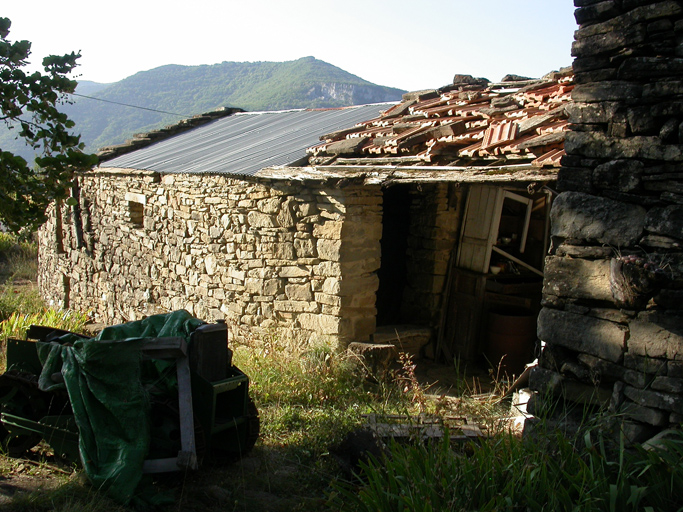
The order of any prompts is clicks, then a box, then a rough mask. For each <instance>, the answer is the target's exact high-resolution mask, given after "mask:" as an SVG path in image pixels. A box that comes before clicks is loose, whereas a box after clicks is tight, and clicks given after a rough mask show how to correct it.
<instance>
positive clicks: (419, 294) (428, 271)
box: [401, 183, 464, 328]
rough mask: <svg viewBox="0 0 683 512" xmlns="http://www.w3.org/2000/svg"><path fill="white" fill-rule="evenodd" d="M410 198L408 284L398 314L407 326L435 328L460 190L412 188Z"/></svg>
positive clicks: (455, 234)
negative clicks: (409, 324) (410, 324)
mask: <svg viewBox="0 0 683 512" xmlns="http://www.w3.org/2000/svg"><path fill="white" fill-rule="evenodd" d="M410 197H411V202H410V205H409V208H410V227H409V233H410V235H409V238H408V251H407V280H408V282H407V286H406V290H405V292H404V299H403V303H402V305H401V314H402V315H403V317H404V318H405V321H406V322H407V323H415V324H421V325H429V326H431V327H433V328H437V327H438V326H439V321H440V311H441V301H442V297H443V289H444V286H445V283H446V275H447V274H448V265H449V260H450V257H451V253H452V252H453V250H454V248H455V244H456V240H457V237H458V233H459V230H460V215H461V213H462V208H461V206H462V198H463V197H464V187H457V188H456V186H455V185H453V184H448V183H438V184H434V183H433V184H423V185H419V186H418V185H414V186H412V188H411V190H410Z"/></svg>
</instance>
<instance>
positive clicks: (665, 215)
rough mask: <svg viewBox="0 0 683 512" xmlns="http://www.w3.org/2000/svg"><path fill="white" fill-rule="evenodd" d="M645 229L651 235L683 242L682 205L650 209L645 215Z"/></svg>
mask: <svg viewBox="0 0 683 512" xmlns="http://www.w3.org/2000/svg"><path fill="white" fill-rule="evenodd" d="M645 229H647V230H648V231H650V232H651V233H655V234H658V235H664V236H671V237H674V238H678V239H679V240H683V205H671V206H666V207H663V208H652V209H651V210H650V211H649V212H648V213H647V217H646V219H645Z"/></svg>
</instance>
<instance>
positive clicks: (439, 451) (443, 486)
mask: <svg viewBox="0 0 683 512" xmlns="http://www.w3.org/2000/svg"><path fill="white" fill-rule="evenodd" d="M545 435H546V437H545V439H544V441H543V442H542V443H540V442H534V441H531V440H522V439H519V438H517V437H514V436H511V435H504V436H498V437H495V438H492V439H488V440H484V441H482V442H481V443H480V444H469V445H467V446H466V447H465V449H462V448H459V449H454V447H453V446H452V445H451V442H450V440H449V438H448V437H445V438H444V439H443V440H440V441H438V442H434V443H432V444H427V445H398V444H394V445H392V446H391V450H390V452H391V453H390V455H389V456H388V457H386V458H385V459H383V460H381V461H377V460H375V461H372V462H371V463H369V464H365V465H364V466H363V474H364V482H365V483H364V484H363V485H361V486H360V488H358V487H357V486H356V485H352V484H349V483H342V484H336V485H335V490H334V492H333V493H332V494H331V499H330V501H331V504H332V506H333V507H334V508H335V509H338V510H345V511H347V510H348V511H377V510H393V511H425V512H428V511H429V512H431V511H437V510H454V511H466V510H478V511H482V512H485V511H504V510H505V511H516V510H524V511H542V510H553V511H572V512H573V511H577V512H578V511H582V512H583V511H592V510H595V511H610V512H617V511H634V512H635V511H639V510H649V511H652V512H654V511H672V510H683V508H679V507H681V503H683V487H681V484H682V483H683V481H682V479H683V458H682V457H681V456H682V455H683V434H681V433H679V434H678V435H677V437H676V439H674V440H670V441H666V442H664V443H663V444H662V448H661V449H658V450H652V451H647V450H645V449H643V448H642V447H636V448H635V449H632V450H627V449H626V448H625V447H624V445H623V444H622V445H621V446H620V447H619V448H618V449H617V450H616V451H615V452H614V453H611V452H610V451H608V450H607V449H606V448H605V442H604V441H603V439H602V438H601V435H600V432H599V431H597V430H595V431H589V432H587V433H585V434H584V436H583V438H577V439H567V438H565V437H564V436H563V435H562V434H560V433H557V432H555V433H546V434H545ZM548 441H550V442H548ZM579 446H581V447H582V449H577V447H579Z"/></svg>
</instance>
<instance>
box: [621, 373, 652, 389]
mask: <svg viewBox="0 0 683 512" xmlns="http://www.w3.org/2000/svg"><path fill="white" fill-rule="evenodd" d="M623 380H624V382H625V383H626V384H629V385H631V386H633V387H636V388H639V389H644V388H646V387H647V386H649V385H650V383H651V382H652V381H653V380H654V376H653V375H650V374H647V373H642V372H638V371H636V370H624V376H623Z"/></svg>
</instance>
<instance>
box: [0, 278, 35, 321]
mask: <svg viewBox="0 0 683 512" xmlns="http://www.w3.org/2000/svg"><path fill="white" fill-rule="evenodd" d="M44 308H45V303H44V302H43V299H42V298H41V297H40V295H39V294H38V291H37V290H36V289H35V288H27V289H25V288H16V287H14V286H12V285H8V286H3V287H2V288H0V321H3V320H6V319H7V318H9V317H10V316H11V315H12V313H15V312H22V313H24V314H29V315H32V314H36V313H39V312H40V311H42V310H43V309H44Z"/></svg>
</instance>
